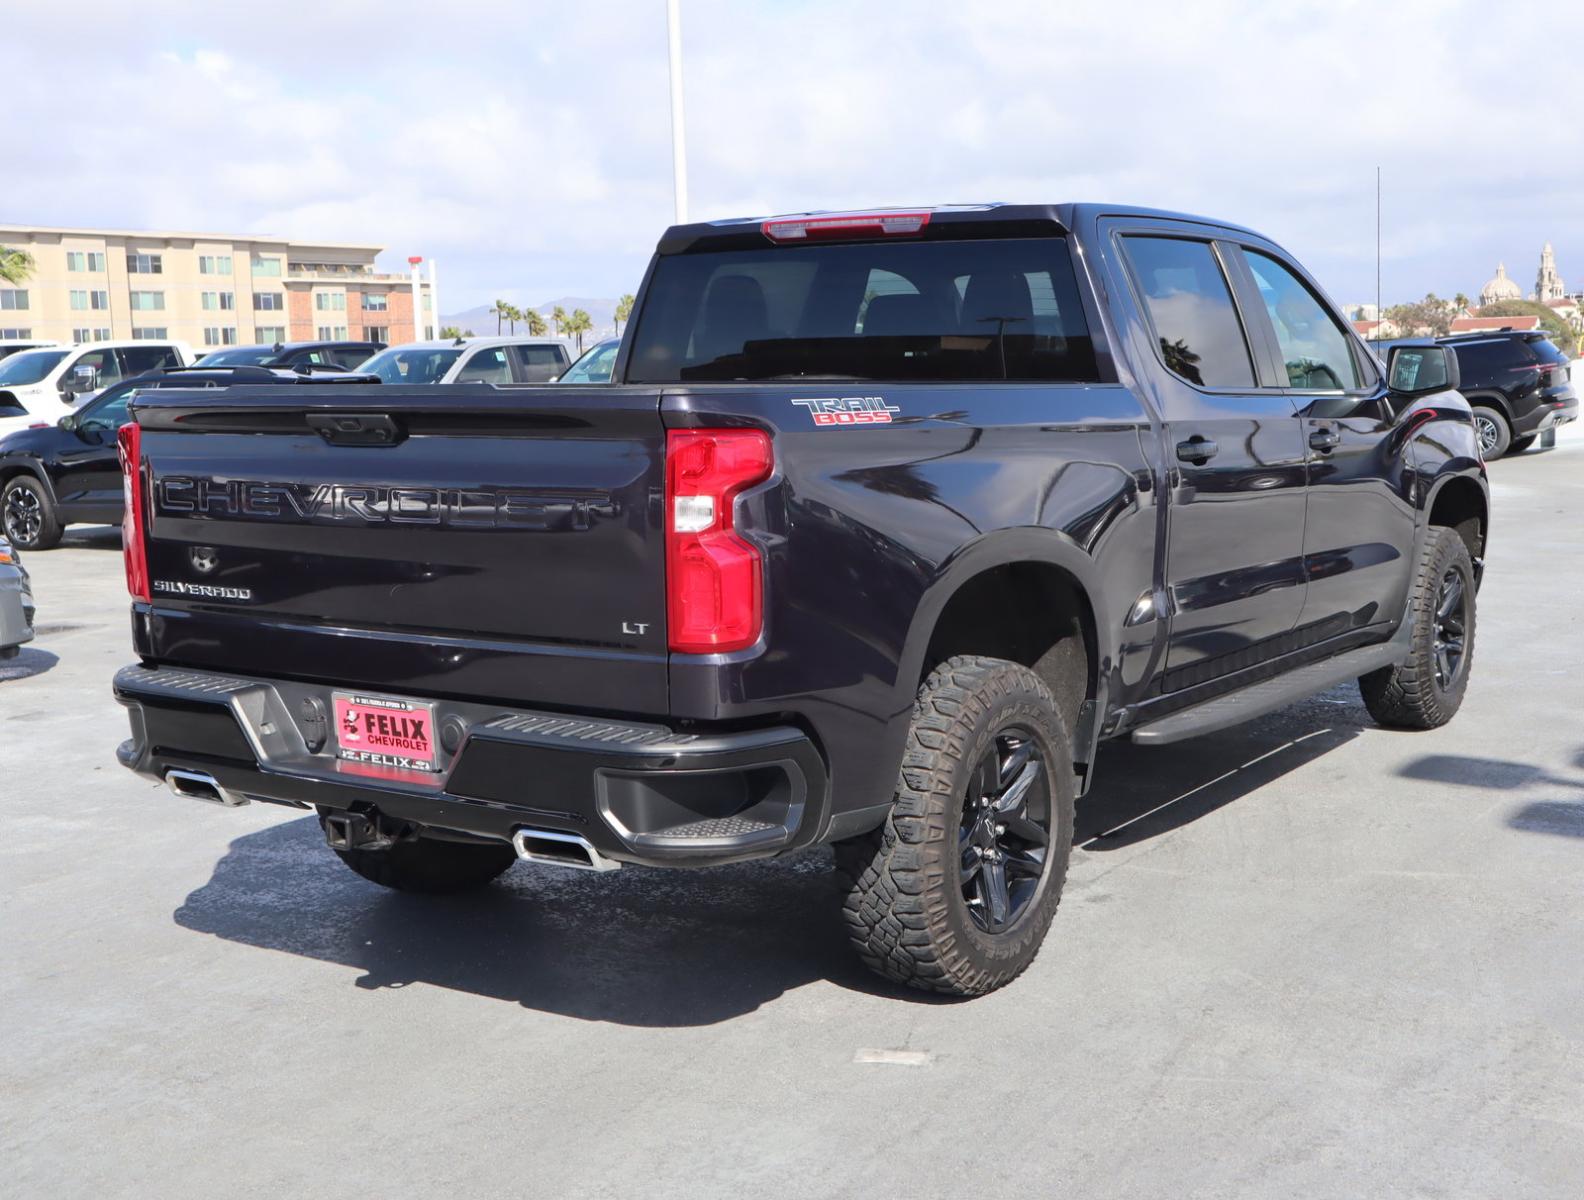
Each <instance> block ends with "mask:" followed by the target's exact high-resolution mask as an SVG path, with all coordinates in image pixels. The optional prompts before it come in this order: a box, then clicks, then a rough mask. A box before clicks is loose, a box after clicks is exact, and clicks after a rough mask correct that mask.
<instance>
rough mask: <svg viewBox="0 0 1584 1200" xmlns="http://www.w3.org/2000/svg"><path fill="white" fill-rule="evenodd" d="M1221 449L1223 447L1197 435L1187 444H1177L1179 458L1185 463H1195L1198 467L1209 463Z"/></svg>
mask: <svg viewBox="0 0 1584 1200" xmlns="http://www.w3.org/2000/svg"><path fill="white" fill-rule="evenodd" d="M1219 449H1221V447H1220V446H1217V445H1216V444H1215V443H1214V442H1212V441H1211V440H1210V439H1209V438H1207V437H1205V436H1203V435H1202V434H1198V433H1196V434H1194V435H1193V437H1191V438H1189V439H1188V440H1187V441H1186V442H1178V443H1177V457H1178V458H1180V459H1182V460H1183V462H1185V463H1193V464H1195V465H1196V466H1197V465H1198V464H1199V463H1206V462H1209V461H1210V460H1211V459H1212V458H1214V457H1215V455H1216V451H1217V450H1219Z"/></svg>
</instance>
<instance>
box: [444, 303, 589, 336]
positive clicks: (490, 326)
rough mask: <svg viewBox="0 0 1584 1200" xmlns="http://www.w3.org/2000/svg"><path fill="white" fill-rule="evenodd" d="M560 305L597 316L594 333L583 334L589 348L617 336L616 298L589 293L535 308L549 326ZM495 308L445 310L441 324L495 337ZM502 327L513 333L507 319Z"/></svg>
mask: <svg viewBox="0 0 1584 1200" xmlns="http://www.w3.org/2000/svg"><path fill="white" fill-rule="evenodd" d="M507 303H508V304H510V303H511V301H510V300H508V301H507ZM558 304H559V305H560V306H561V307H562V308H564V309H566V311H567V312H569V313H570V312H571V311H572V310H573V309H577V308H581V309H582V310H583V311H584V312H586V313H588V315H589V316H590V318H592V319H593V321H594V329H593V332H592V333H586V334H584V335H583V345H584V346H585V347H587V346H588V345H589V343H591V342H597V341H599V340H600V338H606V337H611V336H613V334H614V332H615V329H616V301H615V300H612V299H592V298H590V297H588V296H562V297H560V298H559V299H556V300H547V301H546V302H545V303H543V304H535V305H534V306H533V308H534V311H535V312H537V313H538V314H539V315H540V316H541V317H543V318H544V319H545V324H547V325H549V324H550V314H551V312H552V311H554V309H555V306H556V305H558ZM492 307H493V306H492V305H489V304H481V305H479V306H478V307H477V308H470V309H468V310H467V311H466V312H459V313H441V314H440V324H441V325H442V326H445V325H455V326H456V327H457V328H458V329H460V330H462V331H463V332H464V333H465V332H467V331H468V330H469V329H471V330H472V331H473V332H474V333H476V334H478V335H479V336H480V337H483V336H485V335H491V336H493V334H494V333H495V314H494V313H493V312H492V311H491V309H492ZM500 330H501V332H502V333H507V332H509V329H508V327H507V325H506V324H505V323H504V322H503V323H502V324H501V326H500ZM517 332H518V333H522V332H523V328H522V326H521V325H518V327H517ZM550 332H551V334H552V335H554V333H555V328H554V326H551V330H550Z"/></svg>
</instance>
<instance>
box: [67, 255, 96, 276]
mask: <svg viewBox="0 0 1584 1200" xmlns="http://www.w3.org/2000/svg"><path fill="white" fill-rule="evenodd" d="M66 269H67V270H68V271H89V272H94V273H96V274H100V275H103V274H104V269H105V261H104V255H103V254H100V253H99V252H98V251H95V250H68V251H66Z"/></svg>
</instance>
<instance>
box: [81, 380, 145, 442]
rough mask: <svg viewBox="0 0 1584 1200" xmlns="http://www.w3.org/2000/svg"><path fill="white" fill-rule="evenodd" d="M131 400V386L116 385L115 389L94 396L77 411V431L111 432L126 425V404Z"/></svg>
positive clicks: (124, 384) (125, 384)
mask: <svg viewBox="0 0 1584 1200" xmlns="http://www.w3.org/2000/svg"><path fill="white" fill-rule="evenodd" d="M131 399H132V385H130V384H127V383H124V382H123V383H118V384H116V386H115V387H113V388H111V389H109V390H108V391H106V392H102V393H100V394H99V395H98V396H95V397H94V398H93V399H92V400H90V401H89V402H88V403H87V404H85V405H83V406H82V408H80V409H78V410H77V411H78V412H79V413H80V414H81V415H80V416H79V418H78V421H77V428H78V429H98V430H101V431H113V430H116V429H119V428H121V426H122V425H124V424H126V419H127V404H128V403H129V402H130V401H131Z"/></svg>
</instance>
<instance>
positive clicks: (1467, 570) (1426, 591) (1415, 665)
mask: <svg viewBox="0 0 1584 1200" xmlns="http://www.w3.org/2000/svg"><path fill="white" fill-rule="evenodd" d="M1449 570H1456V571H1459V572H1461V574H1462V576H1463V586H1464V588H1465V589H1466V594H1467V596H1468V607H1467V619H1466V621H1465V630H1464V635H1463V638H1464V642H1463V657H1462V660H1461V666H1460V669H1459V670H1458V672H1457V675H1456V677H1455V678H1454V679H1453V680H1452V685H1451V686H1450V687H1448V688H1443V687H1441V686H1440V685H1439V684H1438V683H1437V682H1436V666H1435V638H1436V602H1437V598H1438V596H1439V593H1440V586H1441V581H1442V579H1443V578H1444V577H1445V576H1446V573H1447V572H1448V571H1449ZM1476 611H1477V605H1476V603H1475V593H1474V562H1473V560H1472V559H1471V558H1470V557H1469V552H1468V547H1467V546H1466V545H1465V544H1464V543H1463V539H1462V538H1461V537H1459V536H1458V532H1457V530H1455V529H1448V528H1446V527H1445V526H1440V525H1433V526H1431V527H1430V530H1429V532H1428V534H1427V536H1426V537H1425V544H1424V549H1423V550H1422V551H1421V552H1420V555H1419V569H1418V571H1417V572H1416V573H1415V576H1414V596H1413V605H1412V607H1411V609H1410V616H1409V618H1408V619H1409V620H1411V621H1412V622H1413V634H1412V642H1411V644H1412V647H1413V649H1412V651H1411V652H1410V654H1409V655H1408V657H1407V658H1406V659H1405V660H1404V661H1403V662H1400V663H1398V664H1397V665H1395V666H1391V667H1382V668H1380V669H1379V670H1378V671H1371V672H1370V673H1369V674H1368V675H1365V676H1363V677H1361V678H1360V679H1359V693H1360V694H1361V695H1362V696H1363V697H1364V707H1365V708H1367V709H1369V714H1370V716H1372V717H1374V718H1375V721H1376V723H1377V724H1380V725H1385V726H1389V727H1392V728H1396V729H1438V728H1440V727H1441V726H1442V725H1445V724H1446V723H1447V722H1448V721H1450V720H1451V719H1452V718H1453V717H1454V716H1455V715H1456V714H1457V710H1458V708H1459V707H1460V706H1461V705H1462V703H1463V695H1464V693H1465V692H1466V691H1467V690H1468V681H1469V675H1470V673H1471V672H1472V671H1473V669H1474V633H1475V625H1476V621H1475V614H1476Z"/></svg>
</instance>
